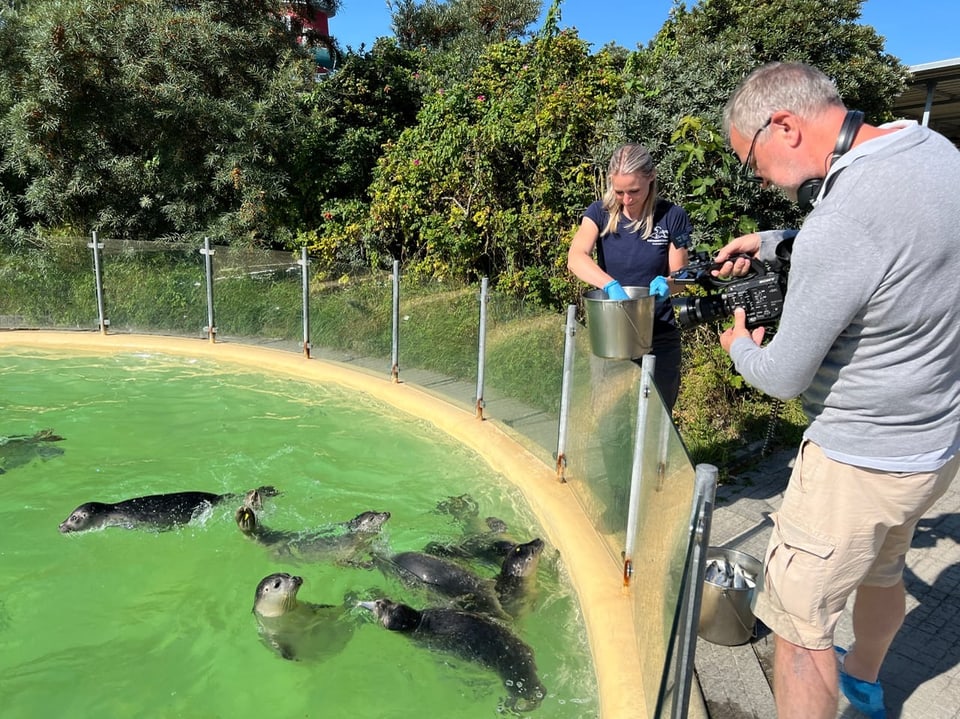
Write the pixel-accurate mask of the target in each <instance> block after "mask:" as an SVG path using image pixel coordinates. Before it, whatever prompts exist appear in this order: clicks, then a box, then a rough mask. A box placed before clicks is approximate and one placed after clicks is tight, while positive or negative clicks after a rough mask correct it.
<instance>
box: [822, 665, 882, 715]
mask: <svg viewBox="0 0 960 719" xmlns="http://www.w3.org/2000/svg"><path fill="white" fill-rule="evenodd" d="M833 649H834V651H835V652H836V653H837V658H838V659H839V660H840V689H841V691H843V695H844V696H845V697H846V698H847V701H849V702H850V704H851V705H853V706H854V707H856V709H857V710H858V711H860V712H862V713H863V714H864V715H866V716H868V717H870V719H887V709H886V707H885V706H884V705H883V687H881V686H880V682H879V681H876V682H865V681H864V680H863V679H857V678H856V677H852V676H850V675H849V674H847V673H846V672H845V671H843V656H844V655H845V654H846V653H847V650H846V649H841V648H840V647H834V648H833Z"/></svg>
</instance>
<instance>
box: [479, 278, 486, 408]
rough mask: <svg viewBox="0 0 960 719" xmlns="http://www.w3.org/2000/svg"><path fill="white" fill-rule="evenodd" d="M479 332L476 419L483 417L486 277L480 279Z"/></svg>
mask: <svg viewBox="0 0 960 719" xmlns="http://www.w3.org/2000/svg"><path fill="white" fill-rule="evenodd" d="M479 329H480V332H479V342H478V345H479V346H478V349H477V419H483V407H484V402H483V372H484V364H485V355H486V346H487V278H486V277H484V278H483V279H482V280H481V281H480V328H479Z"/></svg>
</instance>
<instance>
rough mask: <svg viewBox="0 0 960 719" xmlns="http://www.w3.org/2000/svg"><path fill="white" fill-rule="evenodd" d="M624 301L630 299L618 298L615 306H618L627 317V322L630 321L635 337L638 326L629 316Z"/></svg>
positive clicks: (638, 330) (638, 332)
mask: <svg viewBox="0 0 960 719" xmlns="http://www.w3.org/2000/svg"><path fill="white" fill-rule="evenodd" d="M624 301H626V302H630V301H631V300H620V301H619V302H617V307H619V308H620V311H621V312H623V316H624V317H626V318H627V322H629V323H630V326H631V327H633V331H634V333H636V335H637V337H639V336H640V328H639V327H637V325H636V324H635V323H634V321H633V318H632V317H631V316H630V313H629V312H627V308H626V307H624V306H623V303H624Z"/></svg>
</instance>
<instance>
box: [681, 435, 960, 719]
mask: <svg viewBox="0 0 960 719" xmlns="http://www.w3.org/2000/svg"><path fill="white" fill-rule="evenodd" d="M794 454H795V450H793V449H791V450H787V451H784V452H779V453H777V454H774V455H771V456H770V457H767V458H766V459H765V460H763V461H762V462H760V463H759V464H758V466H757V467H756V468H755V469H752V470H750V471H747V472H744V473H742V474H739V475H736V476H735V477H734V479H733V480H732V481H731V482H729V483H727V484H724V485H723V486H721V487H719V488H718V490H717V501H716V507H715V510H714V515H713V523H712V527H711V540H710V544H711V545H712V546H721V547H728V548H731V549H738V550H740V551H743V552H746V553H747V554H750V555H752V556H754V557H757V558H758V559H762V558H763V555H764V551H765V548H766V545H767V540H768V539H769V537H770V530H771V526H772V525H771V522H770V519H769V516H770V513H771V512H773V511H775V510H776V509H777V508H778V507H779V506H780V502H781V501H782V500H783V492H784V490H785V489H786V485H787V479H788V478H789V476H790V470H791V467H792V464H793V458H794ZM905 580H906V586H907V616H906V621H905V623H904V625H903V628H902V629H901V630H900V633H899V634H898V635H897V637H896V639H895V640H894V642H893V646H892V648H891V650H890V654H889V655H888V656H887V660H886V662H885V663H884V666H883V668H882V670H881V672H880V682H881V684H882V685H883V688H884V695H885V701H886V706H887V716H888V717H889V719H960V480H958V481H955V482H954V483H953V485H952V486H951V487H950V489H949V490H948V491H947V493H946V494H945V495H944V496H943V497H942V498H941V499H940V501H939V502H937V504H936V505H935V506H934V507H933V508H932V509H931V510H930V511H929V512H928V513H927V515H926V516H925V517H924V519H923V520H922V521H921V522H920V525H919V527H918V528H917V532H916V535H915V536H914V540H913V546H912V548H911V550H910V552H909V554H908V555H907V569H906V573H905ZM849 608H850V607H848V610H849ZM755 633H756V634H757V636H756V637H755V638H753V639H752V640H751V641H749V642H747V643H746V644H743V645H740V646H733V647H728V646H720V645H717V644H711V643H710V642H707V641H705V640H704V639H703V638H700V639H698V641H697V654H696V669H697V680H698V682H699V686H700V689H701V692H702V694H703V697H704V701H705V703H706V708H707V713H708V715H709V717H710V719H745V718H747V717H751V718H752V717H756V718H758V719H773V718H774V717H775V716H776V710H775V708H774V703H773V693H772V691H771V682H770V679H771V672H770V667H771V662H772V659H773V640H772V636H771V635H770V634H769V632H768V631H767V630H766V628H765V627H763V626H762V625H760V623H759V622H758V627H757V631H756V632H755ZM852 639H853V632H852V629H851V625H850V616H849V611H848V612H846V613H845V614H844V616H843V618H842V619H841V621H840V625H839V627H838V629H837V635H836V643H837V644H838V645H839V646H848V645H849V644H850V643H851V641H852ZM861 716H862V715H861V714H860V712H858V711H857V710H856V709H854V708H853V707H851V706H850V704H849V703H848V702H847V701H846V699H844V698H843V696H842V695H841V697H840V707H839V710H838V712H837V717H838V718H841V717H842V718H843V719H856V718H857V717H861Z"/></svg>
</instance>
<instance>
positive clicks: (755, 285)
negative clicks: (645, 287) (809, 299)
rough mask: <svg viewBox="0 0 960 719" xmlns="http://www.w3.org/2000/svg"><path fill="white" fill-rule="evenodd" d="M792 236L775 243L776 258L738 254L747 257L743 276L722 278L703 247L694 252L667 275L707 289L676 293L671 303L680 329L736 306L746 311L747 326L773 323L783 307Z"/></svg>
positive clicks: (725, 314) (715, 317)
mask: <svg viewBox="0 0 960 719" xmlns="http://www.w3.org/2000/svg"><path fill="white" fill-rule="evenodd" d="M792 245H793V242H792V240H785V241H783V242H781V243H780V244H779V245H778V246H777V250H776V255H777V260H776V261H775V262H770V263H767V262H761V261H760V260H757V259H755V258H753V257H750V256H749V255H738V256H736V257H733V258H731V259H737V257H743V258H746V259H749V260H750V271H749V273H748V274H746V275H744V276H743V277H727V278H724V279H721V278H720V277H717V276H715V275H714V274H713V271H715V270H718V269H720V266H721V265H720V264H718V263H716V262H714V261H713V260H712V258H711V257H710V255H709V254H708V253H707V252H705V251H700V252H693V251H691V253H690V254H691V256H692V257H693V261H691V262H690V263H689V264H687V266H686V267H682V268H680V269H679V270H677V271H676V272H673V273H671V275H670V277H671V278H672V279H673V281H674V282H676V283H678V284H698V285H700V286H701V287H703V288H704V289H706V290H707V291H708V292H712V293H713V294H708V295H707V296H706V297H676V298H674V299H673V307H674V309H676V310H677V322H678V323H679V325H680V327H681V328H683V329H690V328H692V327H696V326H697V325H699V324H703V323H704V322H712V321H714V320H720V319H723V318H725V317H730V316H732V315H733V310H734V309H735V308H736V307H743V309H744V311H745V312H746V314H747V327H748V328H753V327H759V326H761V325H772V324H774V323H775V322H776V321H777V320H778V319H779V318H780V313H781V312H782V311H783V297H784V295H785V294H786V292H787V272H788V271H789V269H790V250H791V247H792Z"/></svg>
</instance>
